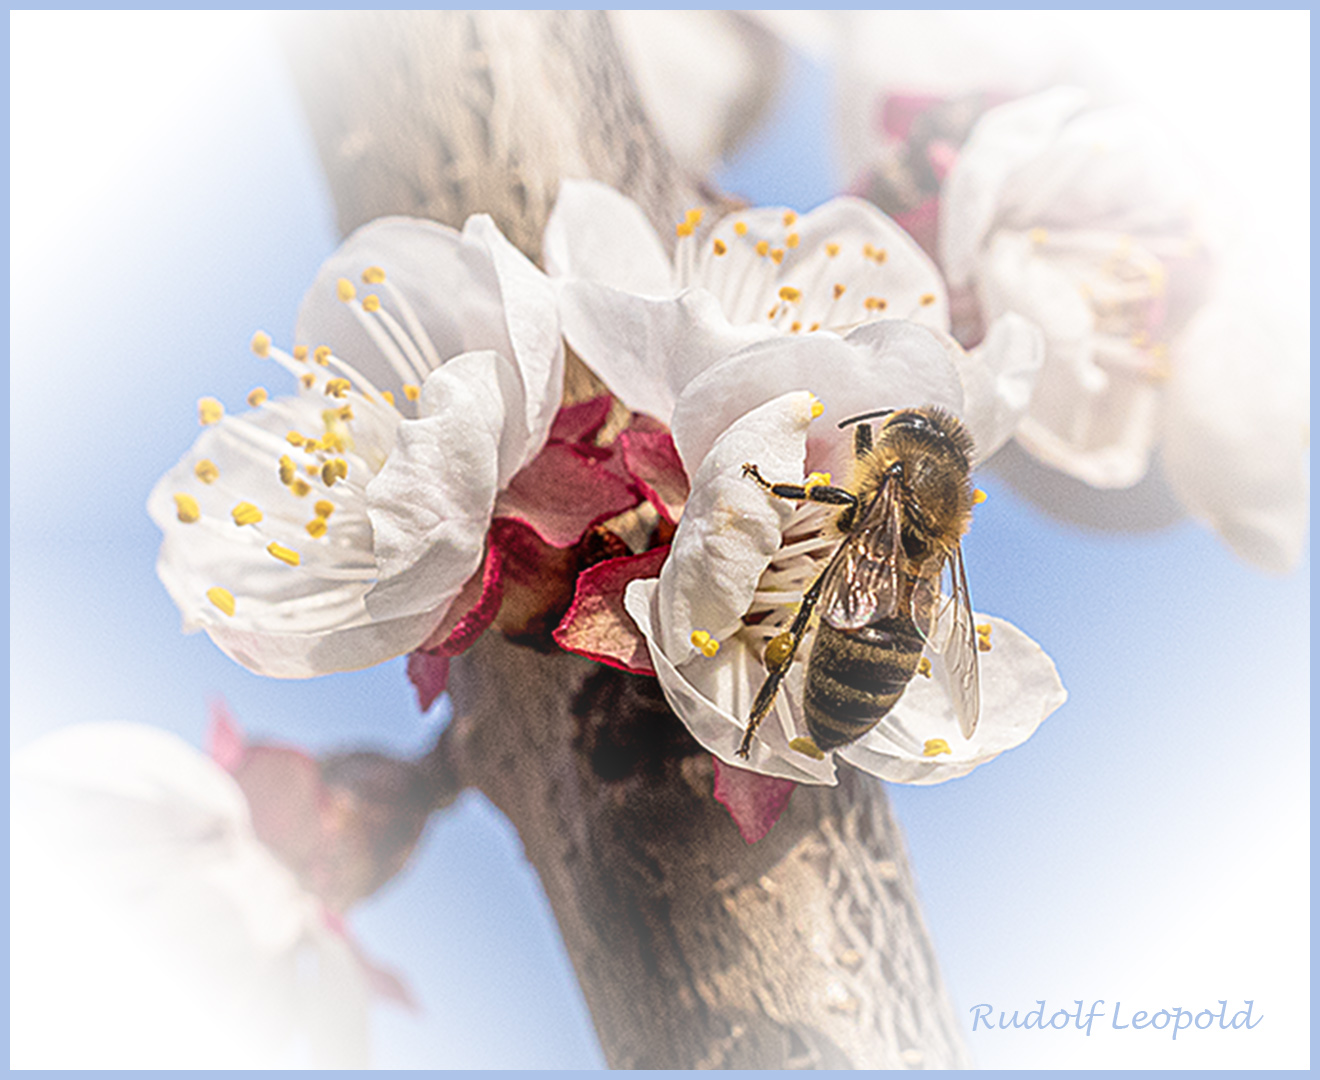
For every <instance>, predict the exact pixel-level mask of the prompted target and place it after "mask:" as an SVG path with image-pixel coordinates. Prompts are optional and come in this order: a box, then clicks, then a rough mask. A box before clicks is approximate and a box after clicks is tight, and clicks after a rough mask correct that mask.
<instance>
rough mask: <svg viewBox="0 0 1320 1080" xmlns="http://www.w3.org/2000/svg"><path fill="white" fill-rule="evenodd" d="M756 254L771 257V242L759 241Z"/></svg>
mask: <svg viewBox="0 0 1320 1080" xmlns="http://www.w3.org/2000/svg"><path fill="white" fill-rule="evenodd" d="M756 253H757V254H758V255H769V254H770V241H769V240H758V241H757V242H756Z"/></svg>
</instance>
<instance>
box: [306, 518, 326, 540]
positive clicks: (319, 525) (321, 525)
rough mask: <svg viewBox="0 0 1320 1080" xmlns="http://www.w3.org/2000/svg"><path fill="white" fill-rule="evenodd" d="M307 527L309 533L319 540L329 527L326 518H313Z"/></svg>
mask: <svg viewBox="0 0 1320 1080" xmlns="http://www.w3.org/2000/svg"><path fill="white" fill-rule="evenodd" d="M305 527H306V529H307V532H308V535H310V536H312V537H314V538H315V539H317V540H319V539H320V538H321V537H323V536H324V535H325V530H326V528H327V526H326V523H325V518H313V519H312V520H311V521H309V522H308V523H307V525H306V526H305Z"/></svg>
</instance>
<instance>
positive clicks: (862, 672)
mask: <svg viewBox="0 0 1320 1080" xmlns="http://www.w3.org/2000/svg"><path fill="white" fill-rule="evenodd" d="M924 644H925V643H924V642H923V641H922V639H921V635H920V634H918V633H917V628H916V627H915V626H914V625H913V623H912V620H911V619H909V618H906V617H903V618H891V619H881V620H878V621H877V622H875V623H874V624H872V625H870V626H864V627H862V628H861V629H858V630H848V631H843V630H837V629H835V628H834V627H833V626H830V625H829V624H828V623H825V622H822V623H821V625H820V626H819V628H818V629H817V631H816V643H815V645H814V646H813V647H812V651H811V661H810V663H809V664H808V666H807V680H806V682H807V686H806V694H805V701H804V706H805V711H806V717H807V730H808V732H810V734H811V737H812V739H814V740H815V742H816V745H817V746H818V747H819V748H820V749H821V750H832V749H834V748H835V747H836V746H843V745H844V744H845V743H850V742H853V741H854V740H856V739H860V738H861V737H862V736H863V735H865V734H866V733H867V732H868V731H870V730H871V728H873V727H875V725H876V724H877V723H879V722H880V720H882V719H883V718H884V716H885V714H886V713H888V712H889V710H890V709H892V708H893V707H894V703H895V702H896V701H897V700H898V699H899V698H900V697H901V696H902V694H903V691H904V690H905V689H907V684H908V683H909V682H911V681H912V676H913V675H914V674H915V673H916V670H917V663H918V661H920V659H921V651H922V648H923V647H924Z"/></svg>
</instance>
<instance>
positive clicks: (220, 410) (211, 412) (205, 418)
mask: <svg viewBox="0 0 1320 1080" xmlns="http://www.w3.org/2000/svg"><path fill="white" fill-rule="evenodd" d="M224 415H225V407H224V406H223V405H221V404H220V402H218V401H216V400H215V398H213V397H204V398H202V400H201V401H199V402H198V403H197V419H198V420H199V421H200V422H201V424H202V426H203V427H205V426H207V425H208V424H218V423H219V422H220V418H221V417H222V416H224Z"/></svg>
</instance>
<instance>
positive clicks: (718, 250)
mask: <svg viewBox="0 0 1320 1080" xmlns="http://www.w3.org/2000/svg"><path fill="white" fill-rule="evenodd" d="M714 248H715V254H716V255H723V254H724V253H725V252H726V251H728V250H729V245H728V244H726V243H725V242H724V241H723V240H721V239H720V238H719V237H718V236H717V237H716V238H715V244H714Z"/></svg>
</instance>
